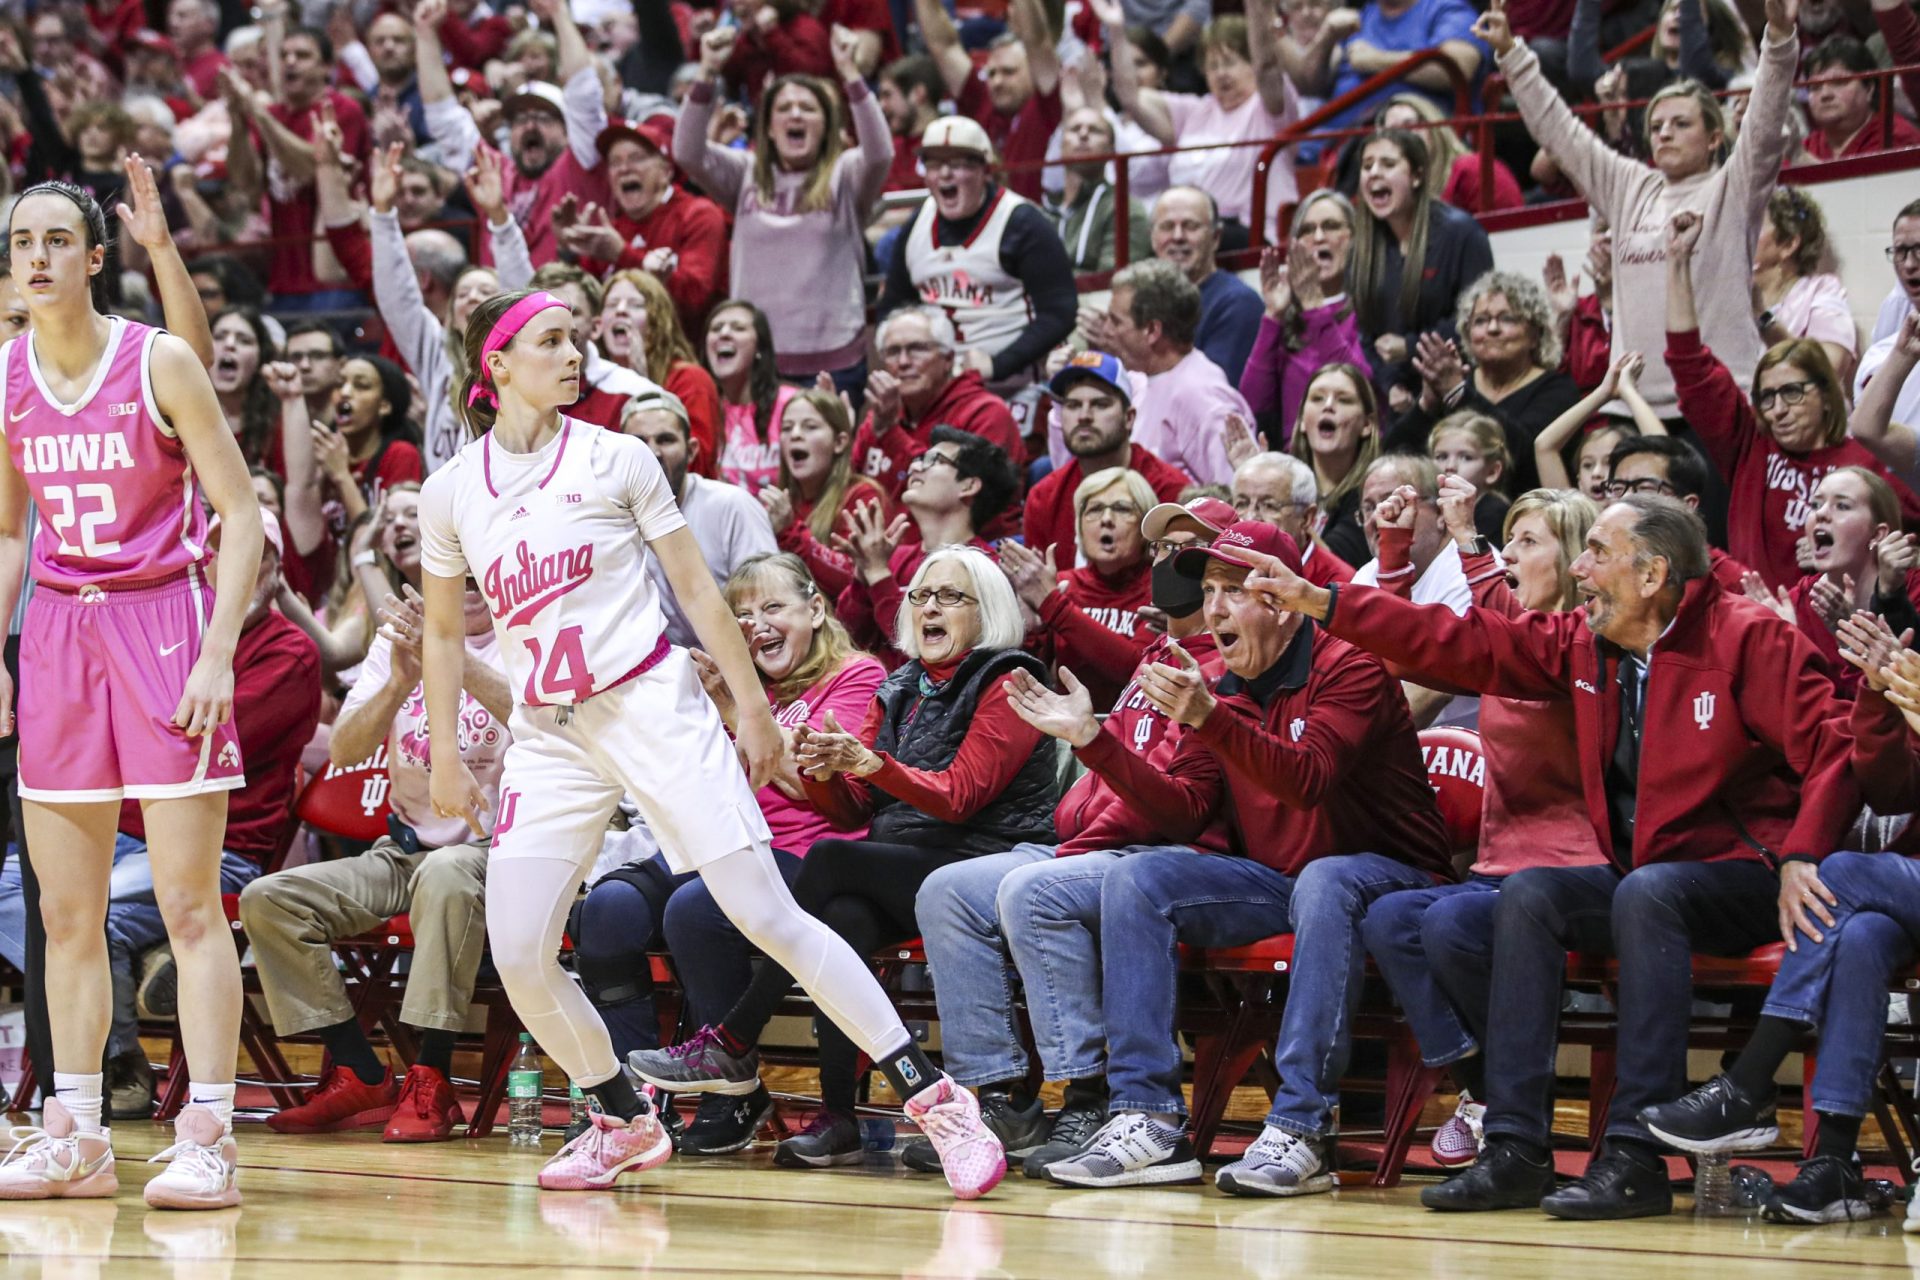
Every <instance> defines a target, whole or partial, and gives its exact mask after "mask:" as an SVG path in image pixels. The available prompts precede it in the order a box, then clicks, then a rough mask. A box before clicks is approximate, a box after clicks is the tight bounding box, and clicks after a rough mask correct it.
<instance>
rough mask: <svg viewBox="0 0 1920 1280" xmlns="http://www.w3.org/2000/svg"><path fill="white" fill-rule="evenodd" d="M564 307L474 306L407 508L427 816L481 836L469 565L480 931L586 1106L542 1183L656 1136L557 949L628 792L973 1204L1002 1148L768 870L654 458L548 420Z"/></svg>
mask: <svg viewBox="0 0 1920 1280" xmlns="http://www.w3.org/2000/svg"><path fill="white" fill-rule="evenodd" d="M571 322H572V315H571V313H570V312H569V311H568V309H567V304H566V303H565V302H563V301H562V300H560V299H559V298H557V297H555V296H554V295H552V294H550V293H526V292H519V293H508V294H501V295H500V296H498V297H495V298H491V299H489V300H488V301H486V302H484V303H482V304H481V305H480V307H479V308H478V309H477V310H475V312H474V313H473V318H472V319H471V320H470V321H469V322H468V326H467V355H468V358H469V368H471V369H472V370H473V372H472V374H471V375H469V378H468V384H467V386H466V387H465V388H463V393H464V397H465V404H466V405H467V409H466V416H467V421H468V425H469V427H470V428H471V429H472V430H473V432H474V434H475V435H477V436H478V437H479V438H478V439H476V440H474V441H473V442H472V443H471V444H469V445H467V446H466V447H465V448H464V449H462V450H461V451H460V452H459V453H458V454H456V455H455V456H454V458H453V459H452V460H451V461H450V462H448V463H447V464H446V465H445V466H443V467H442V468H441V469H440V470H439V471H436V472H435V473H434V474H433V475H432V476H430V477H429V478H428V480H427V483H426V487H425V488H424V490H423V491H422V492H421V501H420V534H421V553H420V559H421V567H422V569H423V571H424V572H423V579H424V585H425V588H426V592H425V594H426V614H427V623H426V625H427V634H426V640H425V644H424V647H423V652H422V667H423V668H424V671H425V680H426V699H427V722H428V724H429V725H430V726H432V728H431V738H432V744H431V749H430V750H431V759H432V764H431V769H432V790H433V803H434V807H435V810H436V811H437V812H439V813H441V814H442V815H447V816H451V815H454V814H459V815H463V816H465V817H466V818H467V820H468V821H469V822H470V823H471V824H472V825H473V828H474V830H475V832H476V833H478V832H479V831H480V830H481V825H480V823H479V821H478V817H479V812H478V811H479V809H480V806H481V804H482V801H481V796H480V788H479V786H478V784H477V783H475V781H474V779H473V777H472V775H471V774H469V773H468V772H467V768H466V766H465V765H464V764H462V763H461V762H460V756H459V751H458V743H457V742H456V740H455V736H454V734H453V733H451V732H449V731H448V729H447V726H451V725H453V724H455V723H456V722H457V720H456V718H457V715H458V710H459V708H458V698H459V692H460V691H459V685H458V681H457V680H449V679H448V678H447V677H446V674H445V673H447V672H450V671H458V670H459V668H458V667H457V666H453V665H449V664H451V663H454V662H456V661H458V657H459V652H460V651H461V650H462V648H463V646H464V644H465V640H464V633H463V624H462V622H461V598H462V594H463V589H464V583H465V580H466V579H467V577H468V576H469V575H471V576H472V577H473V578H474V580H475V581H477V582H478V583H479V584H480V590H481V592H482V594H484V595H485V596H486V598H487V603H488V606H489V607H490V608H491V610H492V612H493V619H494V628H495V630H496V631H497V632H498V633H499V636H500V651H501V655H502V657H503V658H504V659H505V661H506V664H507V675H508V684H509V685H510V686H511V687H512V688H513V690H514V704H515V705H514V710H513V718H512V720H511V722H510V725H509V727H510V728H511V730H512V732H513V746H512V747H511V748H509V749H508V751H507V757H506V762H505V770H504V773H503V775H502V777H501V781H500V812H499V815H498V817H497V819H496V820H495V822H494V825H493V833H494V834H493V850H492V853H491V856H490V857H489V859H488V864H487V939H488V942H489V943H490V944H491V945H492V948H493V961H494V965H495V966H496V967H497V968H498V969H499V971H500V977H501V980H502V981H503V982H504V983H505V984H506V988H507V994H508V996H509V997H511V999H512V1001H513V1008H514V1012H515V1013H517V1014H519V1015H520V1018H521V1020H522V1021H523V1022H524V1023H525V1024H526V1025H527V1028H528V1030H530V1031H531V1032H532V1033H533V1035H534V1038H535V1039H536V1040H537V1041H538V1042H539V1043H540V1045H541V1046H542V1047H543V1048H544V1049H545V1050H546V1052H547V1053H548V1054H549V1055H550V1056H551V1057H552V1058H553V1059H554V1061H556V1062H558V1063H559V1064H560V1066H561V1067H562V1068H563V1069H564V1070H565V1071H566V1072H567V1074H568V1075H569V1076H571V1077H572V1078H573V1080H574V1081H576V1082H577V1083H578V1084H579V1085H580V1087H581V1088H582V1089H583V1090H584V1091H586V1092H587V1093H589V1094H590V1095H592V1097H593V1098H594V1099H595V1100H596V1102H597V1103H598V1106H597V1108H596V1110H595V1114H594V1116H593V1123H592V1125H591V1126H590V1127H589V1128H588V1129H587V1131H586V1132H585V1133H583V1134H581V1135H580V1136H579V1137H578V1138H576V1139H574V1140H573V1141H572V1142H571V1143H568V1144H567V1145H566V1146H565V1147H563V1148H561V1150H560V1152H559V1153H558V1154H557V1155H555V1156H554V1157H553V1159H552V1160H550V1161H548V1162H547V1165H546V1167H545V1168H543V1169H542V1170H541V1171H540V1185H541V1186H542V1187H546V1188H549V1189H556V1190H560V1189H566V1190H585V1189H589V1188H599V1187H606V1186H610V1185H612V1183H613V1182H614V1180H615V1179H616V1178H618V1177H619V1176H620V1175H621V1174H622V1173H625V1172H629V1171H634V1172H637V1171H640V1170H645V1169H650V1168H653V1167H654V1166H656V1165H659V1164H661V1163H662V1162H664V1161H665V1160H666V1159H667V1157H668V1156H669V1155H670V1154H672V1150H673V1148H672V1144H671V1143H670V1142H669V1141H668V1139H667V1135H666V1132H665V1131H664V1129H663V1128H662V1127H661V1125H660V1123H659V1121H658V1120H657V1119H656V1117H655V1116H654V1115H653V1113H652V1108H651V1106H650V1105H649V1104H648V1102H647V1101H646V1100H645V1099H643V1098H642V1097H641V1096H640V1095H639V1094H638V1093H637V1092H636V1090H635V1088H634V1081H633V1079H632V1077H631V1076H629V1075H628V1074H627V1072H626V1070H625V1069H624V1068H623V1067H622V1065H621V1064H620V1062H619V1061H618V1060H617V1059H616V1058H615V1057H614V1054H613V1045H612V1043H611V1042H610V1041H609V1040H608V1038H607V1029H606V1026H605V1024H603V1023H602V1022H601V1021H600V1015H599V1014H598V1013H596V1012H595V1011H594V1008H593V1006H592V1005H591V1004H590V1003H588V1001H587V998H586V996H585V995H584V994H582V993H581V991H580V989H579V987H578V986H577V985H575V984H574V982H573V981H572V980H571V979H570V978H569V977H568V976H567V974H566V973H565V972H564V971H563V970H562V969H561V968H560V965H559V963H558V961H557V959H556V956H557V953H558V951H559V947H560V935H561V930H562V928H563V926H564V925H565V923H566V918H567V911H568V908H570V907H571V906H572V905H573V901H574V897H575V895H576V893H577V892H578V891H579V888H580V883H581V881H582V880H583V879H584V878H585V875H586V872H587V869H588V868H589V866H590V865H591V864H592V862H593V859H594V856H595V854H596V853H597V852H598V851H599V848H600V843H601V837H602V835H603V833H604V832H605V830H606V826H607V821H608V819H609V818H610V817H611V816H612V814H613V812H614V808H615V806H616V804H617V803H618V802H619V800H620V798H621V796H622V795H623V794H625V795H628V796H631V797H632V798H633V800H634V801H635V802H636V803H637V804H638V805H639V806H640V810H641V813H642V816H644V817H645V818H646V820H647V824H648V826H650V827H651V828H652V830H653V834H654V836H655V837H656V838H657V839H658V840H659V842H660V846H661V849H662V851H663V852H664V853H665V855H666V858H667V863H668V865H669V866H671V867H672V868H673V870H675V871H676V872H688V871H698V872H699V873H700V874H701V876H702V877H703V878H704V879H705V881H706V883H707V886H708V888H709V889H710V890H711V891H712V893H713V897H714V901H716V902H717V903H719V905H720V907H721V909H722V910H724V911H725V912H726V913H727V915H728V916H729V917H730V918H731V919H732V920H733V922H734V924H735V925H736V926H738V928H739V929H740V932H741V933H743V934H744V935H746V937H747V938H748V940H749V941H751V942H753V943H754V944H755V945H756V946H758V947H759V948H760V949H761V950H763V951H765V952H766V953H767V954H768V955H769V956H771V957H772V958H773V959H774V960H776V961H777V962H779V964H780V965H781V966H782V967H784V968H785V969H786V970H787V972H789V973H791V974H793V975H795V977H796V978H797V979H798V980H799V981H800V983H801V985H802V986H804V987H805V988H806V989H807V991H808V992H809V993H810V994H811V995H812V996H813V998H814V999H815V1001H817V1002H818V1004H819V1005H820V1008H821V1009H822V1010H823V1011H825V1012H826V1014H827V1015H828V1016H829V1017H831V1018H832V1019H833V1020H834V1021H835V1022H836V1023H838V1024H839V1025H840V1027H841V1028H842V1029H843V1030H845V1031H846V1033H847V1035H848V1037H849V1038H851V1039H852V1040H853V1041H854V1043H855V1044H857V1045H859V1046H860V1048H861V1049H862V1050H864V1051H865V1052H866V1053H867V1054H869V1055H870V1056H871V1057H872V1059H873V1061H874V1063H875V1065H877V1066H879V1067H880V1069H881V1070H882V1071H884V1072H886V1074H887V1077H888V1079H889V1080H891V1081H892V1082H893V1086H894V1088H895V1089H896V1090H898V1091H899V1093H900V1096H901V1097H902V1098H905V1099H906V1100H907V1102H906V1110H907V1114H908V1116H909V1117H911V1118H912V1119H913V1120H915V1121H916V1122H917V1123H918V1124H919V1125H920V1127H921V1128H922V1129H923V1130H924V1131H925V1132H926V1133H927V1135H928V1137H930V1138H931V1139H932V1140H933V1142H934V1144H935V1146H936V1147H937V1148H939V1150H940V1152H941V1156H942V1164H943V1167H944V1168H945V1169H946V1172H947V1179H948V1181H949V1182H950V1183H952V1185H953V1189H954V1191H955V1193H956V1194H958V1195H959V1196H961V1197H962V1198H965V1199H972V1198H973V1197H976V1196H980V1195H984V1194H985V1193H986V1192H987V1191H989V1190H991V1189H992V1187H993V1186H994V1184H995V1183H997V1182H998V1181H999V1180H1000V1178H1001V1176H1002V1175H1003V1174H1004V1173H1005V1171H1006V1157H1005V1154H1004V1153H1003V1152H1002V1150H1001V1148H1000V1144H999V1142H998V1140H997V1139H995V1138H994V1137H993V1135H992V1133H991V1132H990V1131H988V1130H987V1128H986V1127H985V1125H983V1124H982V1123H981V1121H980V1108H979V1105H978V1103H977V1102H976V1101H975V1100H974V1097H973V1095H972V1094H970V1093H968V1092H967V1091H966V1090H964V1089H962V1088H960V1087H959V1086H958V1085H956V1084H954V1082H953V1081H952V1080H951V1079H950V1078H948V1077H947V1076H945V1075H943V1074H942V1073H940V1072H938V1071H936V1070H935V1069H934V1068H933V1065H932V1064H931V1063H930V1062H928V1061H927V1058H926V1055H925V1054H923V1053H922V1052H921V1051H920V1050H919V1048H918V1047H917V1046H915V1044H914V1042H913V1037H912V1036H911V1035H909V1034H908V1032H907V1029H906V1028H905V1027H904V1026H903V1025H901V1022H900V1019H899V1017H898V1016H897V1015H896V1014H895V1013H894V1011H893V1006H892V1004H891V1003H889V1002H888V1000H887V998H886V995H885V994H884V993H883V992H882V991H881V989H880V984H879V983H878V982H876V981H875V980H874V977H873V974H872V971H871V970H870V969H869V968H868V967H867V963H866V961H865V960H864V959H863V958H862V957H860V956H858V955H856V954H855V953H854V951H853V949H852V948H851V947H849V946H848V945H847V944H846V943H845V942H844V941H843V940H841V939H840V937H839V936H838V935H836V934H835V933H833V931H832V930H830V929H828V928H827V927H826V926H825V925H823V924H821V923H820V922H819V921H818V920H815V919H814V918H813V917H811V916H809V915H808V914H806V913H805V912H804V911H802V910H801V909H800V908H799V906H798V905H797V904H796V903H795V902H794V900H793V895H792V894H791V893H789V892H788V890H787V886H786V882H785V881H784V880H783V879H781V876H780V873H779V871H778V870H777V869H776V868H775V866H774V862H773V857H772V853H771V849H770V836H769V834H768V831H767V824H766V820H765V819H764V818H763V817H762V816H761V814H760V807H759V805H758V803H757V802H756V801H755V799H754V791H755V790H756V789H757V788H758V787H759V786H761V785H762V784H763V783H764V782H765V781H766V780H767V779H768V778H770V777H771V776H772V775H773V771H774V767H775V765H776V764H777V763H778V761H779V757H780V753H781V751H782V750H783V749H784V748H783V745H782V740H781V736H780V732H779V730H778V729H777V728H776V727H775V726H774V723H773V716H772V713H771V711H770V710H768V707H767V700H766V697H765V695H764V693H763V692H762V691H761V689H760V683H759V679H758V677H757V675H756V674H755V671H754V666H753V660H752V658H751V657H750V656H749V655H748V653H747V646H746V642H745V641H744V640H743V639H742V637H741V634H740V628H739V625H738V624H737V623H736V622H735V621H734V620H733V618H732V616H731V614H729V612H728V611H727V607H726V605H725V603H724V602H723V601H722V600H721V598H720V592H719V590H718V589H717V588H716V587H715V586H714V584H713V576H712V574H711V573H709V572H708V570H707V566H706V562H705V561H704V560H703V559H702V558H701V555H700V548H699V546H698V544H697V543H695V542H694V539H693V534H692V532H691V531H690V530H689V529H688V528H687V525H686V521H685V519H684V518H682V516H681V514H680V509H679V506H678V505H677V504H676V502H675V501H674V495H673V492H672V490H671V489H670V488H669V486H668V484H667V480H666V476H665V474H664V473H663V472H662V471H661V469H660V464H659V463H658V462H656V461H655V460H654V457H653V454H652V452H651V451H650V450H649V449H648V448H647V447H646V445H645V444H643V443H642V442H641V441H640V440H638V439H636V438H635V437H632V436H626V435H621V434H619V433H617V432H612V431H602V430H600V429H599V428H597V427H594V426H593V425H591V424H590V423H582V422H578V421H575V420H573V419H571V418H567V417H564V416H562V415H561V413H560V407H561V406H563V405H570V404H572V403H573V402H574V400H575V399H576V398H577V396H578V391H579V382H580V366H581V355H580V352H579V351H578V350H577V349H575V347H574V345H573V343H572V341H571V340H570V339H569V337H568V333H569V329H570V326H571ZM649 552H651V553H652V554H653V555H655V556H658V557H659V559H660V565H661V568H662V569H664V570H665V571H666V577H667V582H668V584H669V585H670V586H671V587H672V588H673V592H674V595H675V597H676V598H677V599H678V601H679V603H680V607H681V609H682V610H683V612H684V613H685V614H686V616H687V618H688V620H689V621H690V622H691V623H692V624H693V627H694V630H695V632H696V633H697V634H698V635H699V637H700V642H701V644H703V645H704V646H706V650H707V652H708V653H709V654H711V655H712V657H713V660H714V661H715V662H716V663H717V664H718V665H719V667H720V670H721V672H722V673H723V674H724V676H725V677H726V680H727V683H728V685H729V686H731V687H732V689H733V691H734V697H735V701H736V702H738V704H739V706H740V708H741V712H740V715H741V722H740V728H739V742H738V747H737V749H736V746H735V744H734V743H732V742H730V741H729V740H728V738H727V734H726V730H725V728H724V727H723V726H722V724H721V721H720V714H719V712H718V711H717V710H716V709H715V708H714V705H713V703H712V702H711V701H710V700H709V699H708V698H707V696H706V693H705V690H704V689H703V688H702V687H701V683H700V677H699V673H698V672H697V671H696V669H695V668H694V665H693V662H692V660H691V659H690V658H689V657H688V655H687V653H686V651H684V650H681V649H675V648H673V647H671V646H670V645H669V644H668V643H667V641H666V638H665V636H664V635H663V633H662V616H661V606H660V599H659V597H658V596H657V595H656V594H655V592H654V590H653V587H652V586H651V584H650V582H649V580H648V577H647V569H646V559H647V555H648V553H649ZM736 750H737V753H738V754H737V756H736ZM742 762H744V763H745V765H746V768H745V769H744V770H743V769H742V768H741V763H742Z"/></svg>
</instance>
